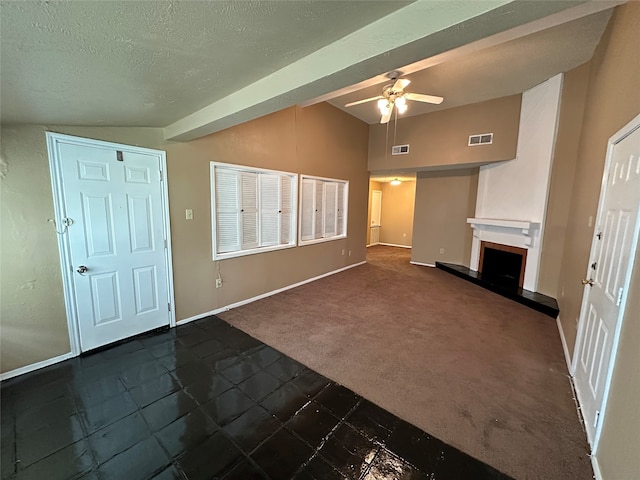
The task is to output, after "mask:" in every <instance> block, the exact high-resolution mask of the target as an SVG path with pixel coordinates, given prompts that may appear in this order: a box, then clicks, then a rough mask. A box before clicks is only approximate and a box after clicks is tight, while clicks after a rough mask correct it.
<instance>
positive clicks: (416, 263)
mask: <svg viewBox="0 0 640 480" xmlns="http://www.w3.org/2000/svg"><path fill="white" fill-rule="evenodd" d="M409 263H410V264H411V265H420V266H421V267H431V268H436V265H435V263H420V262H413V261H411V262H409Z"/></svg>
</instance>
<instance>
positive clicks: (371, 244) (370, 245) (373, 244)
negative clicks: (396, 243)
mask: <svg viewBox="0 0 640 480" xmlns="http://www.w3.org/2000/svg"><path fill="white" fill-rule="evenodd" d="M376 245H380V244H379V243H370V244H369V245H367V248H369V247H375V246H376Z"/></svg>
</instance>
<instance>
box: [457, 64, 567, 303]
mask: <svg viewBox="0 0 640 480" xmlns="http://www.w3.org/2000/svg"><path fill="white" fill-rule="evenodd" d="M562 78H563V76H562V74H560V75H556V76H555V77H553V78H550V79H549V80H547V81H546V82H544V83H541V84H540V85H537V86H535V87H533V88H532V89H530V90H527V91H526V92H524V93H523V94H522V108H521V110H520V128H519V131H518V148H517V155H516V158H515V159H514V160H510V161H508V162H502V163H499V164H493V165H486V166H484V167H480V175H479V178H478V197H477V200H476V215H475V217H474V218H468V219H467V223H469V224H470V226H471V228H472V229H473V243H472V246H471V263H470V268H471V269H472V270H475V271H477V270H478V267H479V261H480V245H481V242H483V241H485V242H492V243H499V244H502V245H508V246H511V247H520V248H526V249H527V259H526V265H525V273H524V282H523V288H524V289H526V290H531V291H533V292H535V291H537V287H538V274H539V267H540V253H541V248H542V233H543V231H544V221H545V214H546V210H547V198H548V193H549V183H550V177H551V163H552V160H553V149H554V146H555V139H556V129H557V120H558V113H559V110H560V96H561V92H562ZM476 148H482V147H476Z"/></svg>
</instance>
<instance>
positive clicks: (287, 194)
mask: <svg viewBox="0 0 640 480" xmlns="http://www.w3.org/2000/svg"><path fill="white" fill-rule="evenodd" d="M292 183H293V182H292V180H291V177H289V176H287V175H280V201H281V204H280V243H281V244H283V245H286V244H287V243H289V242H291V239H292V236H293V235H292V232H291V230H292V223H291V222H292V220H293V202H294V198H295V196H294V195H293V185H292Z"/></svg>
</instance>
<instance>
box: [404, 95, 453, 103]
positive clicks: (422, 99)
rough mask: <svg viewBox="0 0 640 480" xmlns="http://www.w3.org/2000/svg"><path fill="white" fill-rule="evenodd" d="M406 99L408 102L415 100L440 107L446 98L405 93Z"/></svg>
mask: <svg viewBox="0 0 640 480" xmlns="http://www.w3.org/2000/svg"><path fill="white" fill-rule="evenodd" d="M404 97H405V98H406V99H407V100H415V101H416V102H425V103H435V104H436V105H440V104H441V103H442V101H443V100H444V98H442V97H436V96H435V95H423V94H421V93H405V94H404Z"/></svg>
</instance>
